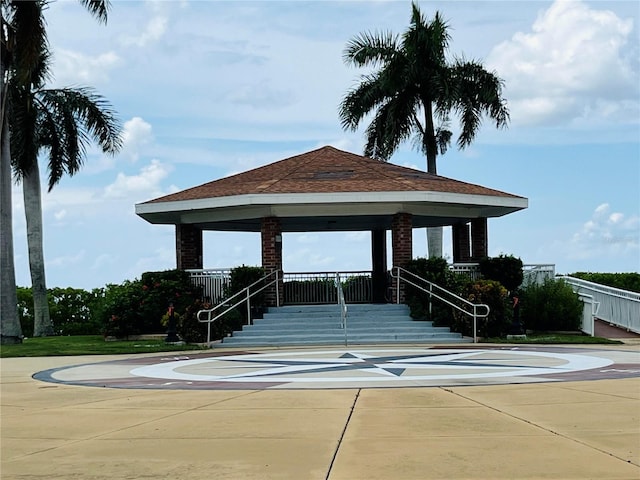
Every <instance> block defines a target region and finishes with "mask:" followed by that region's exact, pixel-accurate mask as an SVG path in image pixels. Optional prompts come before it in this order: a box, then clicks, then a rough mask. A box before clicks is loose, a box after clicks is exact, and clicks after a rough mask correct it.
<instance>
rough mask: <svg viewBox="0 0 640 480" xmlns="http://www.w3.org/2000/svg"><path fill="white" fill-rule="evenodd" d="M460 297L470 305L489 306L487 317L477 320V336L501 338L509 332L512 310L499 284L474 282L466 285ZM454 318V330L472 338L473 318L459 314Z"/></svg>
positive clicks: (504, 290)
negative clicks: (481, 304) (482, 304)
mask: <svg viewBox="0 0 640 480" xmlns="http://www.w3.org/2000/svg"><path fill="white" fill-rule="evenodd" d="M462 296H463V297H464V298H465V299H467V300H468V301H470V302H472V303H484V304H486V305H488V306H489V316H488V317H486V318H479V319H478V322H477V328H478V332H477V333H478V335H480V336H482V337H485V338H486V337H503V336H505V335H506V334H507V333H508V332H509V330H510V328H511V321H512V319H513V309H512V308H511V302H510V299H509V296H508V292H507V289H506V288H505V287H504V286H503V285H502V284H501V283H500V282H497V281H495V280H476V281H474V282H471V283H469V284H468V285H467V287H466V289H465V292H464V294H463V295H462ZM479 313H482V312H479ZM455 318H456V325H455V327H456V330H457V331H460V332H461V333H463V335H468V336H473V318H472V317H470V316H469V315H465V314H463V313H461V312H457V313H456V315H455Z"/></svg>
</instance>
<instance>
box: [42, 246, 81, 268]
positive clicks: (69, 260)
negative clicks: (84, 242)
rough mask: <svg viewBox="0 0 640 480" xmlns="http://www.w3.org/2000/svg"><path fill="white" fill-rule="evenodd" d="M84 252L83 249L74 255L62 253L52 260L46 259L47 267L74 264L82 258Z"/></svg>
mask: <svg viewBox="0 0 640 480" xmlns="http://www.w3.org/2000/svg"><path fill="white" fill-rule="evenodd" d="M85 255H86V252H85V251H84V250H80V251H79V252H78V253H76V254H75V255H63V256H60V257H56V258H54V259H52V260H48V261H46V262H45V263H46V265H47V267H65V268H66V267H70V266H72V265H76V264H78V263H81V262H82V261H83V260H84V257H85Z"/></svg>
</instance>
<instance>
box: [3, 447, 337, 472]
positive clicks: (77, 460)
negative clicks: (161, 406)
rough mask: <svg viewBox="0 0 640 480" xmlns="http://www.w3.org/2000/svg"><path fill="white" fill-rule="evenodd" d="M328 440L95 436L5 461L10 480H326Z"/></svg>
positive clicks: (5, 470)
mask: <svg viewBox="0 0 640 480" xmlns="http://www.w3.org/2000/svg"><path fill="white" fill-rule="evenodd" d="M335 446H336V445H335V443H328V442H327V441H326V440H325V439H315V440H314V439H300V438H297V439H290V440H282V439H274V438H270V439H251V438H244V439H236V440H234V441H232V442H231V441H229V440H228V439H224V440H219V439H215V440H209V439H199V440H198V441H197V442H194V441H193V440H191V439H174V438H172V439H163V438H155V439H129V440H122V439H112V440H105V439H95V440H90V441H84V442H81V443H78V444H75V445H67V446H62V447H60V448H56V449H52V450H50V451H48V452H44V453H41V454H37V455H32V456H29V457H24V458H22V459H20V460H14V461H8V462H5V463H4V464H3V467H2V478H3V480H5V479H12V480H13V479H20V480H25V479H44V478H46V479H52V480H69V479H83V480H84V479H91V480H124V479H127V480H131V479H154V480H155V479H168V480H176V479H187V478H188V479H192V480H211V479H216V480H218V479H234V480H237V479H243V480H244V479H247V480H262V479H267V480H268V479H305V480H307V479H309V480H316V479H317V480H323V479H324V478H325V476H326V472H327V465H328V464H329V463H330V462H331V458H332V455H333V451H334V449H335Z"/></svg>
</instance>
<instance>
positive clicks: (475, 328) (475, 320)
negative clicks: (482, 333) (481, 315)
mask: <svg viewBox="0 0 640 480" xmlns="http://www.w3.org/2000/svg"><path fill="white" fill-rule="evenodd" d="M477 308H478V307H476V306H475V305H474V306H473V343H478V312H477Z"/></svg>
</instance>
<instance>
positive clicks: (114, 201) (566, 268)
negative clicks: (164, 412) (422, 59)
mask: <svg viewBox="0 0 640 480" xmlns="http://www.w3.org/2000/svg"><path fill="white" fill-rule="evenodd" d="M420 5H421V9H422V11H423V13H424V14H425V15H427V16H428V17H432V16H433V15H434V14H435V11H436V10H439V11H440V12H441V13H442V14H443V16H444V18H445V19H447V20H448V21H449V24H450V27H451V29H450V33H451V35H452V42H451V48H450V52H451V53H452V54H454V55H458V56H461V55H464V56H465V57H466V58H473V59H479V60H481V61H482V62H484V64H485V66H486V67H487V68H488V69H491V70H495V71H496V72H497V73H498V75H499V76H500V77H502V78H503V79H504V81H505V91H504V94H505V97H506V98H507V100H508V104H509V108H510V111H511V124H510V127H509V128H508V129H506V130H496V129H495V128H494V127H493V126H492V125H491V124H490V122H486V124H485V125H484V126H483V128H482V129H481V132H480V134H479V135H478V137H477V139H476V141H475V143H474V144H473V145H472V146H471V147H470V148H467V149H466V150H463V151H459V150H457V149H455V148H452V149H450V150H449V151H448V152H447V153H446V154H445V155H444V156H441V157H439V159H438V172H439V174H441V175H444V176H447V177H451V178H456V179H459V180H463V181H467V182H471V183H477V184H481V185H484V186H487V187H491V188H496V189H499V190H504V191H507V192H510V193H514V194H517V195H522V196H525V197H527V198H528V199H529V208H528V209H527V210H524V211H521V212H518V213H515V214H512V215H508V216H505V217H502V218H498V219H491V220H490V221H489V253H490V255H498V254H500V253H507V254H513V255H516V256H518V257H520V258H522V260H523V261H524V262H525V263H530V264H532V263H553V264H555V265H556V270H557V271H558V272H559V273H571V272H574V271H579V270H580V271H585V270H586V271H609V272H617V271H638V270H640V34H639V23H640V8H639V7H638V3H637V1H635V0H628V1H615V0H610V1H569V0H561V1H556V2H551V1H533V2H526V1H518V2H516V1H488V2H482V1H447V2H437V1H435V2H434V1H430V2H420ZM46 17H47V22H48V32H49V40H50V43H51V48H52V50H53V54H54V55H53V79H52V82H51V85H52V86H66V85H90V86H93V87H95V88H96V89H97V90H98V91H99V92H100V93H101V94H102V95H104V96H105V97H107V98H108V99H109V101H110V102H111V103H112V104H113V106H114V108H115V109H116V110H117V111H118V112H119V116H120V119H121V120H122V122H123V124H124V131H125V147H124V149H123V150H122V152H121V153H120V154H119V155H117V156H115V157H112V158H110V157H105V156H103V155H101V154H100V153H99V152H98V151H90V152H89V155H88V158H87V161H86V164H85V166H84V169H83V170H82V171H81V172H80V173H78V174H77V175H76V176H74V177H73V178H66V179H64V180H63V181H62V182H61V183H60V184H59V185H58V186H56V187H55V188H54V190H53V191H52V192H51V193H46V194H44V196H43V208H44V229H45V231H44V236H45V259H46V265H47V283H48V285H49V286H50V287H54V286H59V287H67V286H72V287H78V288H94V287H101V286H104V285H105V284H108V283H120V282H122V281H123V280H125V279H134V278H139V276H140V275H141V274H142V273H143V272H145V271H149V270H164V269H169V268H174V267H175V248H174V242H175V240H174V230H173V227H170V226H156V225H150V224H148V223H146V222H145V221H144V220H142V219H140V218H139V217H137V216H136V215H135V213H134V205H135V203H138V202H141V201H145V200H149V199H152V198H156V197H158V196H161V195H164V194H167V193H171V192H174V191H178V190H182V189H184V188H188V187H191V186H195V185H199V184H201V183H204V182H207V181H211V180H215V179H218V178H221V177H223V176H227V175H230V174H232V173H237V172H241V171H245V170H248V169H251V168H254V167H257V166H260V165H264V164H266V163H270V162H273V161H276V160H280V159H283V158H286V157H289V156H291V155H295V154H298V153H303V152H306V151H309V150H312V149H314V148H317V147H320V146H323V145H333V146H335V147H337V148H341V149H344V150H348V151H351V152H354V153H361V152H362V147H363V144H364V141H363V131H364V128H362V129H360V130H359V131H357V132H344V131H342V129H341V127H340V122H339V119H338V114H337V107H338V104H339V102H340V100H341V98H342V96H343V95H344V94H345V93H346V92H347V90H348V89H349V88H350V87H352V86H354V85H355V83H356V81H357V78H358V76H359V75H360V74H361V73H363V72H361V71H358V70H357V69H354V68H352V67H349V66H347V65H345V64H344V63H343V61H342V52H343V49H344V46H345V44H346V42H347V41H348V40H349V39H350V38H352V37H353V36H355V35H356V34H358V33H360V32H363V31H387V30H389V31H392V32H395V33H401V32H403V31H404V30H405V29H406V28H407V26H408V24H409V19H410V2H407V1H344V2H333V1H320V2H304V1H295V2H294V1H288V2H287V1H285V2H276V1H271V0H263V1H257V2H255V1H234V2H231V1H229V2H218V1H186V0H184V1H161V2H151V1H148V2H140V1H122V0H121V1H118V0H116V1H113V2H112V10H111V13H110V17H109V22H108V25H107V26H104V25H99V24H98V23H97V22H96V21H95V20H94V19H93V18H92V17H91V16H90V15H89V14H88V13H87V12H86V11H85V10H84V9H83V8H82V7H81V6H80V4H79V2H77V1H75V0H59V1H56V2H52V3H51V5H50V7H49V9H48V11H47V12H46ZM391 161H392V162H394V163H397V164H400V165H405V166H410V167H414V168H419V169H425V165H426V162H425V159H424V157H423V156H422V155H421V154H420V153H419V152H417V151H415V150H413V149H412V146H411V144H410V143H408V144H406V145H403V146H402V148H401V149H400V150H399V151H398V152H397V153H396V154H395V155H394V157H393V158H392V160H391ZM42 170H43V173H44V168H42ZM45 184H46V183H45ZM13 200H14V238H15V255H16V278H17V282H18V284H19V285H25V286H28V285H30V279H29V271H28V261H27V247H26V231H25V221H24V212H23V208H22V198H21V190H20V188H19V186H16V187H15V189H14V198H13ZM369 244H370V239H369V234H368V233H367V232H350V233H334V234H319V233H312V232H310V233H301V234H285V236H284V246H283V248H284V268H285V270H286V271H335V270H357V269H364V270H367V269H369V268H370V265H371V260H370V247H369ZM259 245H260V244H259V235H258V234H248V233H247V234H232V233H216V232H206V233H205V235H204V263H205V267H208V268H219V267H233V266H237V265H241V264H247V265H257V264H259V263H260V246H259ZM444 252H445V255H448V256H449V257H451V241H450V232H448V231H445V241H444ZM426 253H427V252H426V240H425V234H424V230H416V231H415V232H414V256H425V255H426Z"/></svg>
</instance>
